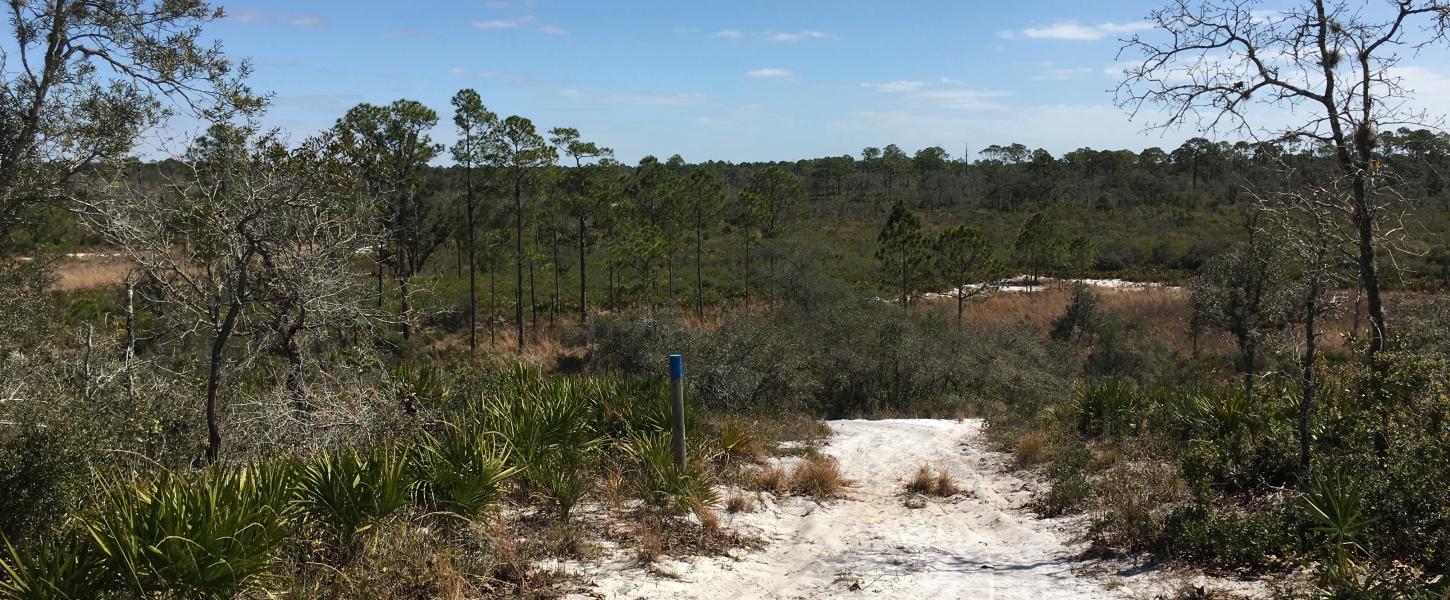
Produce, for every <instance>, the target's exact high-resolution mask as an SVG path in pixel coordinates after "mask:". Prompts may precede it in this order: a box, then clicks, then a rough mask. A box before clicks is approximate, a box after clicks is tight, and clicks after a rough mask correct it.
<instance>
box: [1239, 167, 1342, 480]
mask: <svg viewBox="0 0 1450 600" xmlns="http://www.w3.org/2000/svg"><path fill="white" fill-rule="evenodd" d="M1278 162H1279V168H1278V170H1279V178H1278V180H1277V181H1276V182H1275V183H1276V185H1274V186H1273V188H1272V189H1268V190H1256V191H1255V192H1254V195H1255V204H1256V206H1257V208H1258V210H1259V211H1261V212H1260V214H1262V215H1264V216H1265V219H1264V220H1265V226H1266V228H1267V229H1269V232H1268V235H1269V236H1271V237H1272V238H1273V239H1275V240H1277V243H1278V247H1279V248H1281V249H1282V251H1283V252H1284V253H1285V254H1286V255H1287V256H1289V257H1290V258H1291V259H1293V260H1294V261H1295V262H1296V263H1298V265H1299V267H1300V268H1301V269H1302V270H1303V275H1302V277H1300V278H1299V281H1300V282H1301V287H1300V290H1299V300H1298V309H1297V310H1296V312H1297V315H1296V320H1297V321H1298V322H1299V324H1300V325H1302V326H1303V336H1304V337H1303V343H1304V351H1303V354H1301V355H1300V360H1299V414H1298V422H1297V424H1296V428H1297V434H1298V436H1299V467H1300V471H1301V475H1302V477H1303V479H1302V480H1303V481H1308V480H1309V477H1310V475H1311V471H1312V462H1311V461H1312V455H1311V448H1312V445H1311V443H1310V431H1309V429H1310V420H1311V419H1312V418H1313V415H1314V410H1315V408H1316V398H1317V393H1318V381H1317V379H1316V376H1315V371H1314V363H1315V360H1316V358H1317V354H1318V347H1319V346H1318V344H1319V337H1320V335H1321V334H1322V332H1321V331H1320V329H1319V328H1320V323H1321V321H1322V319H1323V318H1325V317H1327V316H1329V315H1331V314H1333V313H1334V312H1335V311H1337V310H1338V309H1339V308H1340V307H1341V306H1342V304H1343V301H1344V298H1341V297H1340V296H1338V295H1336V294H1335V291H1336V290H1339V289H1340V288H1341V287H1342V286H1343V285H1344V284H1347V283H1350V281H1351V280H1352V277H1351V276H1350V275H1349V274H1350V273H1353V271H1354V269H1355V267H1356V266H1357V265H1358V260H1357V259H1358V255H1357V253H1356V243H1355V241H1356V238H1355V233H1354V230H1353V228H1352V227H1351V226H1350V224H1349V222H1348V221H1347V220H1346V219H1343V218H1342V217H1343V215H1342V214H1341V212H1342V211H1343V210H1344V209H1345V207H1347V206H1350V205H1351V201H1350V200H1348V199H1347V198H1346V196H1349V195H1350V194H1351V193H1352V192H1351V191H1350V185H1351V182H1349V181H1347V178H1346V177H1343V176H1338V174H1337V173H1329V174H1323V173H1304V172H1303V170H1302V169H1299V168H1295V167H1293V166H1291V165H1290V164H1288V162H1287V161H1282V160H1281V161H1278Z"/></svg>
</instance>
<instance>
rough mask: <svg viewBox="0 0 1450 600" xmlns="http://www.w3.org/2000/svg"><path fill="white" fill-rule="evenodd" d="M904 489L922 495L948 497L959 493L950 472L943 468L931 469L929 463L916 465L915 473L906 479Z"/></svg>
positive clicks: (959, 489) (959, 490)
mask: <svg viewBox="0 0 1450 600" xmlns="http://www.w3.org/2000/svg"><path fill="white" fill-rule="evenodd" d="M906 491H907V492H910V493H912V494H919V495H922V496H936V497H939V498H949V497H951V496H955V495H957V494H958V493H961V491H962V490H961V488H959V487H957V482H956V480H955V479H953V478H952V475H951V473H948V472H947V471H946V470H945V469H941V470H937V469H933V468H932V467H931V465H922V466H920V467H917V469H916V473H914V474H912V476H911V477H910V478H909V479H907V480H906Z"/></svg>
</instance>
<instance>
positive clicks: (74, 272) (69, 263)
mask: <svg viewBox="0 0 1450 600" xmlns="http://www.w3.org/2000/svg"><path fill="white" fill-rule="evenodd" d="M135 266H136V265H135V264H134V263H132V262H130V261H128V260H123V259H118V258H112V257H86V258H66V259H62V260H60V261H58V262H57V263H56V264H55V286H54V287H53V288H52V289H54V290H56V291H62V292H69V291H75V290H90V289H95V288H102V287H110V286H117V285H121V282H123V281H125V279H126V275H128V274H129V273H131V271H132V269H134V268H135Z"/></svg>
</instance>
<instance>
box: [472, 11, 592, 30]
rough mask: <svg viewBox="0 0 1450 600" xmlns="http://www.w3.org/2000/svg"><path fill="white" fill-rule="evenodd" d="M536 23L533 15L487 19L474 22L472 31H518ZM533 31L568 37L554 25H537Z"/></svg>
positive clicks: (560, 28) (536, 20) (561, 28)
mask: <svg viewBox="0 0 1450 600" xmlns="http://www.w3.org/2000/svg"><path fill="white" fill-rule="evenodd" d="M537 22H538V19H537V18H536V17H534V15H523V16H521V17H514V18H512V19H488V20H484V21H474V22H473V27H474V29H483V30H491V29H519V28H521V27H530V26H533V25H534V23H537ZM533 30H534V31H537V32H539V33H547V34H549V35H569V30H568V29H564V28H563V27H559V26H556V25H549V24H547V23H545V24H541V25H538V26H537V27H533Z"/></svg>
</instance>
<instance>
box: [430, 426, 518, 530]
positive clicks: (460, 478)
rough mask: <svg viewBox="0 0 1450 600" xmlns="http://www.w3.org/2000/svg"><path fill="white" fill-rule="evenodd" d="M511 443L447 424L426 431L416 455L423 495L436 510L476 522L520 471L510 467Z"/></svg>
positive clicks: (496, 436) (490, 435) (494, 435)
mask: <svg viewBox="0 0 1450 600" xmlns="http://www.w3.org/2000/svg"><path fill="white" fill-rule="evenodd" d="M506 443H507V440H504V439H503V436H502V435H501V434H497V433H493V432H482V431H477V430H469V429H463V428H460V427H457V426H454V425H451V424H446V425H445V428H444V429H443V431H442V432H441V433H438V434H436V435H435V434H432V433H427V432H424V433H423V434H422V435H421V436H420V437H419V439H418V441H417V444H416V446H415V449H414V453H413V466H414V468H415V470H416V471H417V474H418V477H417V480H418V483H419V486H420V487H421V488H422V491H423V495H424V497H425V498H427V499H428V500H429V502H430V504H431V505H432V506H434V507H435V508H439V509H443V510H449V511H452V512H454V513H457V514H458V515H460V516H462V517H464V518H467V519H472V518H475V517H477V516H479V515H480V514H482V512H483V510H484V509H486V508H487V507H488V506H489V505H490V504H493V502H494V501H495V500H497V499H498V497H499V494H500V491H501V489H502V486H503V483H504V481H505V480H507V479H508V478H509V477H512V476H513V475H514V474H515V473H517V472H519V467H510V466H508V449H507V447H506Z"/></svg>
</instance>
